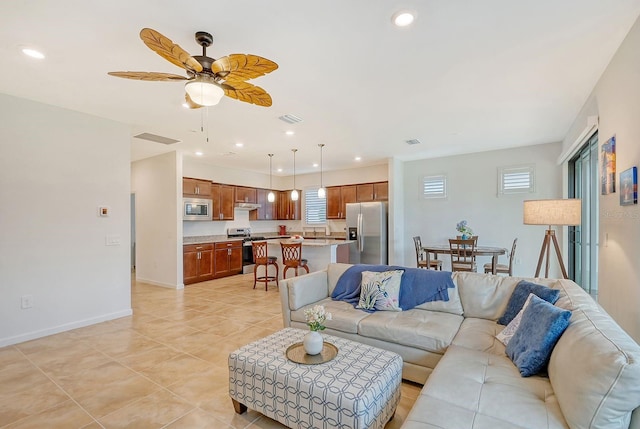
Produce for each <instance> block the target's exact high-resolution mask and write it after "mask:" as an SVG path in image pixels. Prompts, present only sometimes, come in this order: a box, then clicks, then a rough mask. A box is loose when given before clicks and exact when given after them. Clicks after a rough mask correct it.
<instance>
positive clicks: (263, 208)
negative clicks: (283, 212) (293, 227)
mask: <svg viewBox="0 0 640 429" xmlns="http://www.w3.org/2000/svg"><path fill="white" fill-rule="evenodd" d="M269 192H270V190H269V189H256V198H257V202H258V204H260V207H259V208H258V210H251V211H250V212H249V220H275V219H278V213H277V212H278V191H275V192H274V194H275V195H276V199H275V201H274V202H272V203H270V202H269V200H268V199H267V196H268V195H269Z"/></svg>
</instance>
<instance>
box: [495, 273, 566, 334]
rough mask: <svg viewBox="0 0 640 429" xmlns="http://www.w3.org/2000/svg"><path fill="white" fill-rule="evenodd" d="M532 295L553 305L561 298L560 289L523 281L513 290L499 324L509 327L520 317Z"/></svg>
mask: <svg viewBox="0 0 640 429" xmlns="http://www.w3.org/2000/svg"><path fill="white" fill-rule="evenodd" d="M530 293H532V294H534V295H535V296H537V297H539V298H542V299H544V300H545V301H547V302H550V303H551V304H555V303H556V301H557V300H558V298H559V297H560V291H559V290H558V289H551V288H548V287H546V286H542V285H539V284H535V283H531V282H528V281H525V280H521V281H520V283H518V284H517V285H516V287H515V289H514V290H513V293H512V294H511V298H509V303H508V304H507V309H506V310H505V311H504V314H503V315H502V317H500V318H499V319H498V323H499V324H501V325H508V324H509V323H510V322H511V321H512V320H513V318H514V317H516V316H517V315H518V313H519V312H520V310H521V309H522V306H523V305H524V302H525V301H526V300H527V298H528V297H529V294H530Z"/></svg>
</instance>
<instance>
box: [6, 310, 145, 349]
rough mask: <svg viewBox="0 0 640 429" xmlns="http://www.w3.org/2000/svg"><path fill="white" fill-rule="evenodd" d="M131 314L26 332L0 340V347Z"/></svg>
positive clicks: (116, 314)
mask: <svg viewBox="0 0 640 429" xmlns="http://www.w3.org/2000/svg"><path fill="white" fill-rule="evenodd" d="M132 314H133V310H131V309H128V310H122V311H116V312H115V313H109V314H103V315H102V316H98V317H92V318H90V319H84V320H77V321H75V322H71V323H65V324H64V325H58V326H54V327H51V328H47V329H41V330H39V331H33V332H28V333H26V334H20V335H16V336H13V337H8V338H0V347H4V346H10V345H12V344H18V343H23V342H25V341H29V340H35V339H36V338H42V337H46V336H48V335H53V334H59V333H60V332H65V331H70V330H72V329H77V328H84V327H85V326H89V325H95V324H96V323H101V322H106V321H107V320H113V319H119V318H121V317H126V316H131V315H132Z"/></svg>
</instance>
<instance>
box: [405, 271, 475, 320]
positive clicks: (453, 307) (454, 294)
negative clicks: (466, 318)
mask: <svg viewBox="0 0 640 429" xmlns="http://www.w3.org/2000/svg"><path fill="white" fill-rule="evenodd" d="M452 280H453V284H454V285H455V287H452V288H449V289H447V293H448V294H449V301H429V302H425V303H422V304H420V305H416V306H415V308H420V309H422V310H430V311H441V312H444V313H451V314H457V315H459V316H462V315H463V314H464V310H463V309H462V303H461V302H460V293H459V291H458V284H457V283H456V279H455V276H452Z"/></svg>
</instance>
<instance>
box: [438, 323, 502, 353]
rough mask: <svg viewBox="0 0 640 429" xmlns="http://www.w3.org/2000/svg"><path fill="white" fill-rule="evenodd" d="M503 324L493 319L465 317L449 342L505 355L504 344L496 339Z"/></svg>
mask: <svg viewBox="0 0 640 429" xmlns="http://www.w3.org/2000/svg"><path fill="white" fill-rule="evenodd" d="M502 328H503V326H502V325H498V324H497V323H496V322H495V321H493V320H487V319H476V318H471V317H467V318H466V319H464V321H463V322H462V325H460V329H459V330H458V333H457V334H456V336H455V337H454V338H453V341H452V342H451V344H452V345H455V346H458V347H466V348H468V349H472V350H478V351H481V352H487V353H492V354H495V355H500V356H505V346H504V344H502V343H501V342H500V341H498V340H497V339H496V333H498V332H500V330H502Z"/></svg>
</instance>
